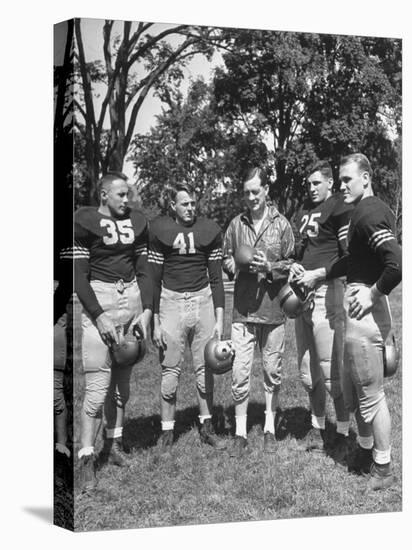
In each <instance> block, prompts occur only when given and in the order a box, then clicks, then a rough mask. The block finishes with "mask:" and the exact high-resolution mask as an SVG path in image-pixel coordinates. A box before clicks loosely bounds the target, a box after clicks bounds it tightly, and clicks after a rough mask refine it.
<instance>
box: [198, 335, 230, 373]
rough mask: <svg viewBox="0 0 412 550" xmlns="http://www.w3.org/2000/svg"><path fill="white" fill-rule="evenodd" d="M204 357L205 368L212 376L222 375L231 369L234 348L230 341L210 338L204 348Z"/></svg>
mask: <svg viewBox="0 0 412 550" xmlns="http://www.w3.org/2000/svg"><path fill="white" fill-rule="evenodd" d="M204 357H205V365H206V368H208V369H210V370H211V371H212V372H213V374H224V373H225V372H228V371H229V370H230V369H231V368H232V365H233V360H234V358H235V348H234V347H233V344H232V341H231V340H218V339H217V338H211V339H210V340H209V341H208V343H207V344H206V346H205V351H204Z"/></svg>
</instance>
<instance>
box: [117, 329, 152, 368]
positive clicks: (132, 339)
mask: <svg viewBox="0 0 412 550" xmlns="http://www.w3.org/2000/svg"><path fill="white" fill-rule="evenodd" d="M121 333H122V330H120V333H119V340H120V341H119V344H113V345H112V347H111V352H112V357H113V361H114V363H115V365H117V366H118V367H130V366H132V365H134V364H135V363H138V362H139V361H141V360H142V359H143V357H144V356H145V354H146V341H145V339H144V335H143V330H142V327H141V326H140V325H139V323H136V324H135V325H134V326H133V328H132V332H131V333H130V332H128V333H127V334H126V335H123V334H121Z"/></svg>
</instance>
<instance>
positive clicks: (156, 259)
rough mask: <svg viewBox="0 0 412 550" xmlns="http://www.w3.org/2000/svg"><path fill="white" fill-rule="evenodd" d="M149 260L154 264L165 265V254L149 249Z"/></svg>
mask: <svg viewBox="0 0 412 550" xmlns="http://www.w3.org/2000/svg"><path fill="white" fill-rule="evenodd" d="M148 261H149V262H150V263H152V264H157V265H163V262H164V256H163V254H158V253H157V252H153V250H149V254H148Z"/></svg>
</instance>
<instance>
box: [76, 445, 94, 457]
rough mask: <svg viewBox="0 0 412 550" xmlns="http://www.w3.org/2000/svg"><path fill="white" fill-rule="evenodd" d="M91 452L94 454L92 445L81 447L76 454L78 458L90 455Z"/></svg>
mask: <svg viewBox="0 0 412 550" xmlns="http://www.w3.org/2000/svg"><path fill="white" fill-rule="evenodd" d="M92 454H94V447H82V448H81V449H80V451H79V452H78V454H77V456H78V458H82V456H90V455H92Z"/></svg>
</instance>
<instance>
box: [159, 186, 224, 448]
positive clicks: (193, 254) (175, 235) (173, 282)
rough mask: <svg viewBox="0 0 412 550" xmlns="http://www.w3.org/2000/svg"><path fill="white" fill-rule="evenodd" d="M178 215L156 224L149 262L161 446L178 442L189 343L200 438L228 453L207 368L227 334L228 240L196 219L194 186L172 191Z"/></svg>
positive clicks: (209, 224)
mask: <svg viewBox="0 0 412 550" xmlns="http://www.w3.org/2000/svg"><path fill="white" fill-rule="evenodd" d="M170 199H171V203H170V207H171V213H172V216H161V217H159V218H157V219H155V220H154V221H153V223H151V224H150V231H149V264H150V266H151V267H152V273H153V283H154V308H153V318H154V330H153V342H154V343H155V345H156V346H157V347H158V348H159V351H160V363H161V367H162V379H161V390H160V403H161V423H162V435H161V438H160V447H161V449H162V450H163V451H164V452H169V451H170V447H171V445H172V443H173V428H174V423H175V411H176V391H177V387H178V382H179V376H180V373H181V368H182V361H183V354H184V349H185V345H186V343H189V345H190V347H191V350H192V356H193V367H194V370H195V375H196V389H197V399H198V404H199V413H200V414H199V423H200V437H201V440H202V441H203V442H204V443H207V444H209V445H212V446H213V447H215V448H216V449H223V448H224V447H225V442H224V440H223V439H220V438H218V437H217V436H216V434H215V433H214V430H213V426H212V420H211V419H212V404H213V374H212V372H211V371H210V370H208V369H207V370H205V364H204V348H205V345H206V343H207V342H208V340H209V339H210V338H211V337H212V336H213V335H215V336H216V337H217V338H218V339H220V338H221V336H222V333H223V311H224V290H223V280H222V268H221V264H222V237H221V231H220V228H219V227H218V226H217V225H216V224H215V223H214V222H213V221H211V220H208V219H205V218H201V217H197V216H196V196H195V192H194V190H193V188H192V187H191V186H189V185H186V184H178V185H176V186H175V187H174V188H173V189H172V191H171V196H170Z"/></svg>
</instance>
